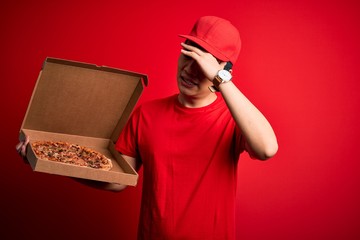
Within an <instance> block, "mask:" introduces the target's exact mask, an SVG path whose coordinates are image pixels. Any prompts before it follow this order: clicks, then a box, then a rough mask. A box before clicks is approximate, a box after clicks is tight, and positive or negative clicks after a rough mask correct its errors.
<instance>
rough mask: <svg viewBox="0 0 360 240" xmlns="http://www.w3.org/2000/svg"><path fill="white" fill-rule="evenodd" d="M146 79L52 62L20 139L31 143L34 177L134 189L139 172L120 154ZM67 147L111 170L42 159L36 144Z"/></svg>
mask: <svg viewBox="0 0 360 240" xmlns="http://www.w3.org/2000/svg"><path fill="white" fill-rule="evenodd" d="M146 85H147V76H146V75H143V74H140V73H134V72H129V71H125V70H120V69H115V68H109V67H99V66H96V65H93V64H87V63H80V62H75V61H68V60H62V59H56V58H47V59H46V60H45V62H44V65H43V67H42V70H41V71H40V74H39V77H38V80H37V82H36V85H35V88H34V90H33V93H32V97H31V100H30V103H29V105H28V108H27V111H26V115H25V118H24V120H23V123H22V126H21V130H20V139H23V138H24V137H25V135H28V136H29V137H30V144H29V145H28V149H27V159H28V161H29V163H30V165H31V167H32V169H33V170H34V171H38V172H44V173H50V174H57V175H63V176H69V177H77V178H84V179H90V180H98V181H103V182H112V183H119V184H125V185H131V186H135V185H136V184H137V180H138V174H137V172H136V171H135V170H134V169H133V168H132V167H131V165H130V164H128V163H127V162H126V161H125V160H124V159H123V158H122V157H121V155H120V153H118V152H117V151H116V150H115V143H116V141H117V138H118V136H119V134H120V132H121V130H122V129H123V127H124V125H125V124H126V122H127V120H128V118H129V116H130V114H131V112H132V110H133V108H134V107H135V105H136V103H137V100H138V99H139V97H140V95H141V93H142V91H143V89H144V86H146ZM34 141H65V142H69V143H74V144H78V145H81V146H85V147H89V148H91V149H94V150H95V151H98V152H100V153H102V154H104V155H105V156H107V157H108V158H110V159H111V160H112V165H113V167H112V168H111V169H110V170H109V171H106V170H99V169H92V168H89V167H81V166H76V165H69V164H64V163H59V162H54V161H49V160H42V159H38V158H37V157H36V155H35V154H34V151H33V149H32V147H31V143H32V142H34Z"/></svg>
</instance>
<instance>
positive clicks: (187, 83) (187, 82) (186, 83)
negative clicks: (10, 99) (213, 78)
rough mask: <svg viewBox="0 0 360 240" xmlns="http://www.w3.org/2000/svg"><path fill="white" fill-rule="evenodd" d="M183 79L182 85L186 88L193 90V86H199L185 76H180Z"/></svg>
mask: <svg viewBox="0 0 360 240" xmlns="http://www.w3.org/2000/svg"><path fill="white" fill-rule="evenodd" d="M180 78H181V84H182V85H183V86H185V87H188V88H191V87H193V86H196V85H198V84H197V83H196V82H194V81H192V80H190V79H189V78H186V77H184V76H180Z"/></svg>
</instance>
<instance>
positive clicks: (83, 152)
mask: <svg viewBox="0 0 360 240" xmlns="http://www.w3.org/2000/svg"><path fill="white" fill-rule="evenodd" d="M31 147H32V149H33V150H34V153H35V155H36V156H37V157H38V158H39V159H43V160H49V161H55V162H60V163H65V164H70V165H76V166H81V167H88V168H93V169H100V170H106V171H108V170H110V169H111V168H112V161H111V159H109V158H107V157H106V156H105V155H104V154H101V153H100V152H98V151H95V150H93V149H91V148H88V147H84V146H80V145H77V144H72V143H68V142H62V141H58V142H55V141H36V142H33V143H31Z"/></svg>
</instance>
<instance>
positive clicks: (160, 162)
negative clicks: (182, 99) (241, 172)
mask: <svg viewBox="0 0 360 240" xmlns="http://www.w3.org/2000/svg"><path fill="white" fill-rule="evenodd" d="M242 142H243V141H242V137H241V134H240V131H239V129H238V128H237V127H236V125H235V122H234V120H233V118H232V116H231V114H230V112H229V110H228V108H227V106H226V104H225V102H224V100H223V99H222V97H221V95H220V94H219V95H218V98H217V99H216V101H215V102H213V103H212V104H210V105H209V106H206V107H201V108H186V107H184V106H183V105H181V104H180V103H179V101H178V99H177V95H174V96H171V97H168V98H164V99H160V100H154V101H150V102H147V103H145V104H143V105H141V106H139V107H138V108H136V110H135V111H134V112H133V114H132V116H131V118H130V119H129V121H128V124H127V126H126V127H125V128H124V130H123V131H122V133H121V135H120V137H119V140H118V141H117V144H116V148H117V150H118V151H119V152H121V153H122V154H124V155H128V156H131V157H136V158H137V159H139V160H140V162H141V163H142V166H143V193H142V202H141V212H140V222H139V232H138V238H139V239H151V240H155V239H171V240H173V239H187V240H189V239H207V240H211V239H221V240H225V239H235V194H236V180H237V173H236V169H237V162H238V158H239V155H240V153H241V152H242V151H243V149H244V148H243V147H242V146H244V144H243V143H242Z"/></svg>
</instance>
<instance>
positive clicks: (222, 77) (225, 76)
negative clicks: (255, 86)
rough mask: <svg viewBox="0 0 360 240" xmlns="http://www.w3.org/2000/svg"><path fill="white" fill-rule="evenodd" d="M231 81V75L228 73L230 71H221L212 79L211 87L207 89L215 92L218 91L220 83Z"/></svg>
mask: <svg viewBox="0 0 360 240" xmlns="http://www.w3.org/2000/svg"><path fill="white" fill-rule="evenodd" d="M231 79H232V75H231V73H230V71H228V70H226V69H221V70H220V71H218V73H217V75H216V76H215V78H214V79H213V81H212V82H213V84H214V85H213V86H210V87H209V89H210V91H212V92H217V91H219V86H220V84H222V83H227V82H229V81H231Z"/></svg>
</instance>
